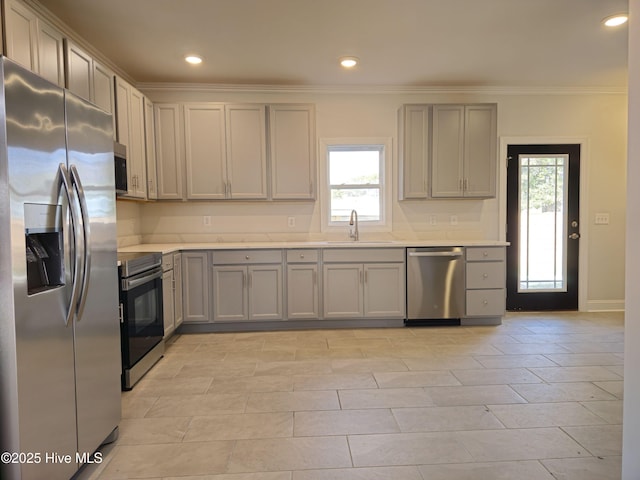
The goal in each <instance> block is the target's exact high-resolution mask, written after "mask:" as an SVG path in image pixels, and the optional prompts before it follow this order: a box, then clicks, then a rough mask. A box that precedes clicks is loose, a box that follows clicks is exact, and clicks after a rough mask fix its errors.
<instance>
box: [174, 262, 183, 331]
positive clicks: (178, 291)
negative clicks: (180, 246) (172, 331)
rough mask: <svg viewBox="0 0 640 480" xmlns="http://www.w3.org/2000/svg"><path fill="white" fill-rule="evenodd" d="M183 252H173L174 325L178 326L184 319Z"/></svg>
mask: <svg viewBox="0 0 640 480" xmlns="http://www.w3.org/2000/svg"><path fill="white" fill-rule="evenodd" d="M182 295H183V293H182V253H174V254H173V311H174V312H175V318H174V319H173V320H174V326H175V328H178V327H179V326H180V325H182V322H183V320H184V313H183V311H182V309H183V301H182Z"/></svg>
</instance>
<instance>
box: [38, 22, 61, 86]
mask: <svg viewBox="0 0 640 480" xmlns="http://www.w3.org/2000/svg"><path fill="white" fill-rule="evenodd" d="M38 63H39V66H38V72H39V73H40V76H41V77H44V78H46V79H47V80H49V81H50V82H51V83H55V84H56V85H58V86H60V87H64V39H63V36H62V33H60V32H59V31H58V30H57V29H55V28H53V27H52V26H51V25H49V24H48V23H45V22H43V21H41V20H38Z"/></svg>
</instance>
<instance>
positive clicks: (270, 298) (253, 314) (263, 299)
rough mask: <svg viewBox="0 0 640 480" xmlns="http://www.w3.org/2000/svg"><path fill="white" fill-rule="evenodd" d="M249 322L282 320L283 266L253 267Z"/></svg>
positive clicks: (250, 277)
mask: <svg viewBox="0 0 640 480" xmlns="http://www.w3.org/2000/svg"><path fill="white" fill-rule="evenodd" d="M247 273H248V276H249V284H248V285H249V290H248V300H249V320H282V318H283V315H282V295H283V292H282V265H251V266H249V267H247Z"/></svg>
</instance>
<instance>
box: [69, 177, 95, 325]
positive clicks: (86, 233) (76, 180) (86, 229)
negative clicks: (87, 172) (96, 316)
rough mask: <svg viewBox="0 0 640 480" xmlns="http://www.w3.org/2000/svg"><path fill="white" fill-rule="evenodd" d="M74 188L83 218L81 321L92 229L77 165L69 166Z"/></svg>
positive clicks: (79, 308) (88, 270)
mask: <svg viewBox="0 0 640 480" xmlns="http://www.w3.org/2000/svg"><path fill="white" fill-rule="evenodd" d="M69 171H70V172H71V181H72V183H73V187H74V189H75V190H76V192H77V193H78V204H79V205H80V215H81V216H82V231H83V237H84V262H83V267H82V284H81V289H80V295H79V298H78V299H77V308H76V312H77V313H76V315H77V316H76V318H77V320H78V321H80V319H81V317H82V312H83V311H84V306H85V304H86V302H87V289H88V288H89V281H90V279H91V228H90V224H89V209H88V208H87V197H86V196H85V194H84V188H83V187H82V182H81V181H80V175H79V174H78V170H77V169H76V166H75V165H73V164H72V165H70V166H69Z"/></svg>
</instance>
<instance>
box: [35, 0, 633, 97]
mask: <svg viewBox="0 0 640 480" xmlns="http://www.w3.org/2000/svg"><path fill="white" fill-rule="evenodd" d="M39 2H40V3H41V4H42V5H44V6H45V7H46V8H48V9H49V10H50V11H51V12H53V13H54V14H55V15H56V16H58V17H59V18H60V19H61V20H62V21H64V22H65V23H66V24H67V25H69V26H70V27H71V28H72V29H73V30H75V31H76V32H77V33H78V34H79V35H80V36H82V37H83V38H84V39H85V40H87V41H88V42H89V43H90V44H92V45H93V46H94V47H96V48H97V49H98V50H99V51H100V52H102V53H103V54H104V55H106V56H107V57H108V58H109V59H111V60H113V61H114V63H116V64H117V65H118V66H119V67H121V68H122V69H123V70H124V71H125V72H127V73H128V74H129V75H130V76H131V77H132V78H133V79H135V80H136V81H137V82H187V83H216V84H249V85H258V84H259V85H296V86H297V85H309V86H330V85H350V86H353V85H363V86H364V85H367V86H374V85H375V86H382V85H384V86H492V87H493V86H495V87H618V88H620V87H624V86H626V79H627V26H623V27H621V28H618V29H615V30H611V29H606V28H605V27H604V26H602V24H601V20H602V19H603V18H604V17H606V16H608V15H611V14H613V13H617V12H620V11H626V10H627V4H628V2H627V0H108V1H106V0H39ZM187 53H198V54H200V55H202V56H203V57H204V59H205V63H204V64H202V65H200V66H197V67H192V66H189V65H187V64H186V63H185V62H184V60H183V57H184V55H185V54H187ZM343 55H354V56H357V57H359V58H360V60H361V63H360V65H359V66H358V67H357V68H356V69H354V70H352V71H345V70H344V69H342V68H340V67H339V66H338V58H339V57H341V56H343Z"/></svg>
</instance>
